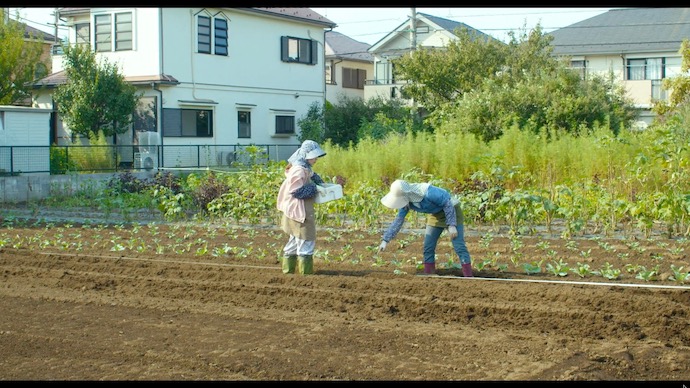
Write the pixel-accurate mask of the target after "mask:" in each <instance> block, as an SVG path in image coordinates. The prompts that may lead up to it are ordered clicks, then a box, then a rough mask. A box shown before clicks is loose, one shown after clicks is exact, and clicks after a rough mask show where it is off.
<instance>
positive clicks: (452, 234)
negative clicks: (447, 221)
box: [448, 225, 458, 240]
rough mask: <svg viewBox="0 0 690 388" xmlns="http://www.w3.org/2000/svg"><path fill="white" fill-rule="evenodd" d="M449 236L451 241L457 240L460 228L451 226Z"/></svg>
mask: <svg viewBox="0 0 690 388" xmlns="http://www.w3.org/2000/svg"><path fill="white" fill-rule="evenodd" d="M448 235H449V236H450V239H451V240H455V238H456V237H458V228H456V227H454V226H453V225H451V226H449V227H448Z"/></svg>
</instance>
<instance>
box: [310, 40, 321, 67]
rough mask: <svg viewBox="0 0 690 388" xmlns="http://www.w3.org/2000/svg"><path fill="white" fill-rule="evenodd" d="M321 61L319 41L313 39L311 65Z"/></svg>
mask: <svg viewBox="0 0 690 388" xmlns="http://www.w3.org/2000/svg"><path fill="white" fill-rule="evenodd" d="M317 63H319V42H318V41H316V40H312V41H311V62H309V64H310V65H316V64H317Z"/></svg>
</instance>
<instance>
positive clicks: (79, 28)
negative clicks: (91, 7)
mask: <svg viewBox="0 0 690 388" xmlns="http://www.w3.org/2000/svg"><path fill="white" fill-rule="evenodd" d="M74 28H75V30H76V33H77V40H76V42H77V44H82V45H89V44H90V43H91V25H90V24H89V23H78V24H76V25H75V26H74Z"/></svg>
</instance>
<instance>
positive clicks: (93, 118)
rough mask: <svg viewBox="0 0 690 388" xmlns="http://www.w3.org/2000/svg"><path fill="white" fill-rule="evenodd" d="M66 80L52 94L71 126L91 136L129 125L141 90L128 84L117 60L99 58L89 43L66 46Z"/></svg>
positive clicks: (63, 116)
mask: <svg viewBox="0 0 690 388" xmlns="http://www.w3.org/2000/svg"><path fill="white" fill-rule="evenodd" d="M63 52H64V54H63V61H64V65H65V66H64V67H65V72H66V73H67V82H66V83H65V84H63V85H60V86H58V88H57V89H56V90H55V93H54V94H53V99H54V100H55V103H56V104H57V109H58V112H59V113H60V115H61V117H62V120H63V121H64V122H65V123H66V124H67V125H68V126H69V128H70V129H71V130H72V131H73V132H74V133H77V134H79V135H83V136H87V137H89V138H92V137H94V136H97V135H98V133H99V132H100V131H102V132H103V133H104V134H105V135H106V136H112V135H115V134H121V133H124V132H126V131H127V130H128V129H129V125H130V124H131V123H132V120H133V113H134V112H135V109H136V108H137V105H138V104H139V99H140V98H141V94H138V93H137V90H136V87H135V86H133V85H131V84H128V83H127V82H126V81H125V79H124V76H122V75H121V74H120V73H119V72H118V69H117V67H116V66H115V65H114V64H111V63H109V62H108V61H107V60H105V59H104V60H103V61H102V62H101V63H100V64H99V63H97V61H96V54H95V53H94V52H92V51H91V50H90V48H89V47H88V46H82V45H75V46H69V45H64V46H63Z"/></svg>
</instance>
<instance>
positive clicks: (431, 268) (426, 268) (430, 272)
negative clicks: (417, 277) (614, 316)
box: [424, 263, 436, 275]
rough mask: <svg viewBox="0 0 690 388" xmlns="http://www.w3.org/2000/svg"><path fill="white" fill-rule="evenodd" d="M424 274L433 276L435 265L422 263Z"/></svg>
mask: <svg viewBox="0 0 690 388" xmlns="http://www.w3.org/2000/svg"><path fill="white" fill-rule="evenodd" d="M424 273H425V274H427V275H433V274H435V273H436V263H424Z"/></svg>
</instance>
